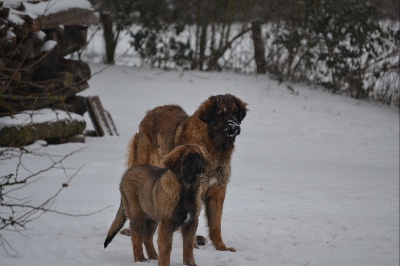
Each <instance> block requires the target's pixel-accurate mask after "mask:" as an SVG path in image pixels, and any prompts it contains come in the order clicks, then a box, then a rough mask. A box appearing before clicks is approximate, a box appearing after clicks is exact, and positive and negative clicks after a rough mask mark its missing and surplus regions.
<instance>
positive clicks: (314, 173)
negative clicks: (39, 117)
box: [0, 65, 399, 266]
mask: <svg viewBox="0 0 400 266" xmlns="http://www.w3.org/2000/svg"><path fill="white" fill-rule="evenodd" d="M91 67H92V72H97V71H100V70H101V69H102V68H103V67H104V66H102V65H92V66H91ZM89 83H90V88H89V89H88V90H86V91H84V92H83V93H82V94H83V95H98V96H100V99H101V101H102V104H103V106H104V107H105V109H107V110H108V111H109V112H110V113H111V115H112V117H113V119H114V121H115V123H116V126H117V129H118V132H119V134H120V136H119V137H103V138H90V137H87V138H86V143H84V144H63V145H57V146H48V147H43V148H42V150H43V151H44V152H47V153H52V154H56V153H57V154H67V153H69V152H71V151H74V150H78V149H80V148H82V147H86V149H84V150H82V151H80V152H79V153H78V154H76V155H73V156H72V157H70V158H68V159H67V161H66V162H65V164H64V166H65V167H66V168H67V170H68V171H71V172H73V170H74V169H77V168H79V167H81V166H84V167H83V168H82V169H81V170H80V172H79V173H78V174H77V176H76V177H75V178H74V179H73V180H72V182H71V183H70V185H69V187H68V188H67V189H66V190H64V191H63V192H62V193H61V194H60V196H59V197H58V200H57V201H56V202H55V203H54V205H53V208H54V209H56V210H59V211H63V212H69V213H74V214H79V213H89V212H93V211H96V210H100V209H103V208H106V207H109V208H106V209H105V210H103V211H101V212H99V213H97V214H94V215H91V216H83V217H69V216H62V215H58V214H52V213H47V214H45V215H43V216H42V217H41V218H40V219H38V220H35V221H33V222H32V223H30V224H29V225H28V228H27V229H26V230H25V231H22V232H21V234H19V233H14V232H9V231H4V232H1V234H2V235H3V237H4V238H5V239H7V240H8V242H9V243H10V244H11V245H12V246H13V247H14V249H15V250H16V251H17V252H18V253H17V254H14V253H13V252H12V251H11V253H12V254H14V255H15V256H9V255H7V254H6V253H5V252H4V250H3V249H2V248H0V264H1V265H132V263H133V254H132V247H131V242H130V238H129V237H126V236H122V235H117V236H116V238H115V239H114V240H113V242H112V243H111V244H110V245H109V246H108V248H107V249H104V248H103V243H104V239H105V236H106V234H107V231H108V229H109V226H110V225H111V222H112V221H113V219H114V217H115V212H116V210H117V208H118V204H119V191H118V184H119V181H120V178H121V175H122V173H123V171H124V161H125V154H126V145H127V143H128V140H129V139H130V137H131V136H132V135H133V133H134V132H136V131H137V129H138V124H139V122H140V120H141V119H142V118H143V116H144V114H145V112H146V111H147V110H149V109H151V108H153V107H155V106H157V105H163V104H170V103H175V104H179V105H182V106H183V107H184V109H185V110H187V112H188V113H190V114H191V113H193V112H194V110H195V109H196V108H197V107H198V105H199V104H200V103H201V102H202V101H204V100H205V99H206V98H208V97H209V96H210V95H216V94H222V93H231V94H234V95H236V96H238V97H240V98H242V100H244V101H246V102H248V104H249V105H248V107H249V110H250V111H249V112H248V115H247V117H246V118H245V120H244V121H243V123H242V133H241V135H240V136H238V138H237V141H236V151H235V153H234V156H233V160H232V177H231V182H230V184H229V187H228V194H227V198H226V201H225V205H224V214H223V225H222V233H223V238H224V241H225V243H226V244H227V245H228V246H233V247H235V248H236V249H237V252H236V253H231V252H220V251H216V250H215V249H214V248H213V246H212V245H211V244H210V242H209V243H208V244H207V245H206V246H204V247H201V248H200V249H198V250H195V258H196V262H197V264H198V265H199V266H200V265H207V266H209V265H260V266H261V265H304V266H306V265H307V266H313V265H315V266H321V265H322V266H336V265H341V266H342V265H348V266H358V265H359V266H366V265H371V266H375V265H384V266H391V265H393V266H395V265H396V266H397V265H399V110H398V108H395V107H387V106H381V105H376V104H371V103H367V102H362V101H356V100H353V99H350V98H346V97H342V96H334V95H331V94H329V93H326V92H323V91H322V90H315V89H311V88H309V87H306V86H300V85H291V86H292V87H293V88H294V91H295V93H292V91H291V90H289V89H287V85H286V84H280V85H279V84H278V82H277V81H275V80H271V79H269V78H268V77H267V76H266V75H263V76H250V75H237V74H233V73H205V72H179V71H162V70H157V69H143V68H132V67H131V68H130V67H122V66H114V67H110V68H107V69H106V70H104V71H102V72H101V73H99V74H98V75H95V76H94V77H93V78H92V79H91V80H90V81H89ZM85 119H86V120H87V122H88V127H90V126H91V125H90V120H89V119H88V117H86V116H85ZM36 146H37V145H36ZM42 160H43V158H37V157H35V158H31V159H29V160H27V161H26V164H28V165H30V166H32V167H39V168H40V167H41V165H42ZM14 163H15V162H12V161H6V162H4V161H2V162H1V165H0V172H1V173H0V174H6V173H9V171H11V170H12V167H13V164H14ZM65 181H66V177H65V175H64V173H63V172H62V171H61V172H60V170H56V169H54V171H52V172H49V173H46V174H45V176H44V178H43V179H41V180H39V181H38V182H36V183H34V184H32V185H31V186H30V189H31V190H32V191H31V193H32V194H34V196H33V197H34V198H45V197H46V195H48V194H51V193H52V192H54V191H56V190H57V189H58V188H59V187H60V186H61V184H62V183H63V182H65ZM200 220H201V222H200V225H199V228H198V234H201V235H207V228H206V225H205V219H204V218H203V214H202V217H201V219H200ZM155 241H156V239H155ZM9 251H10V250H9ZM171 262H172V265H181V264H182V242H181V237H180V234H179V233H176V234H175V235H174V244H173V250H172V256H171ZM134 265H157V262H156V261H150V262H149V263H136V264H134Z"/></svg>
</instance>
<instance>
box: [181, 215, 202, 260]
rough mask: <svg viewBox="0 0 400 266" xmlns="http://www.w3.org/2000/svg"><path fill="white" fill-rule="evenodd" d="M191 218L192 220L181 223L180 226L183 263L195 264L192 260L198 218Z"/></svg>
mask: <svg viewBox="0 0 400 266" xmlns="http://www.w3.org/2000/svg"><path fill="white" fill-rule="evenodd" d="M192 219H193V221H191V222H189V223H188V224H185V225H183V226H182V228H181V231H182V238H183V264H185V265H189V266H197V264H196V263H195V260H194V255H193V249H194V243H195V237H196V230H197V226H198V224H199V218H198V217H195V218H192Z"/></svg>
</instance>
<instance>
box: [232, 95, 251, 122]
mask: <svg viewBox="0 0 400 266" xmlns="http://www.w3.org/2000/svg"><path fill="white" fill-rule="evenodd" d="M232 97H233V99H234V101H235V103H236V105H237V107H238V111H237V116H238V119H239V122H242V120H243V119H244V118H245V117H246V114H247V111H248V109H247V103H245V102H243V101H242V100H241V99H239V98H238V97H236V96H233V95H232Z"/></svg>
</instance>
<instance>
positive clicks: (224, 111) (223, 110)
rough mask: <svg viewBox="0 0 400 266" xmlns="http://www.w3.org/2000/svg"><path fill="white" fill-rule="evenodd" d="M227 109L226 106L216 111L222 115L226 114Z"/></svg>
mask: <svg viewBox="0 0 400 266" xmlns="http://www.w3.org/2000/svg"><path fill="white" fill-rule="evenodd" d="M227 112H228V111H227V110H226V107H224V109H222V110H221V111H219V112H218V116H224V115H226V113H227Z"/></svg>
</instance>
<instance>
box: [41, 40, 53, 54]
mask: <svg viewBox="0 0 400 266" xmlns="http://www.w3.org/2000/svg"><path fill="white" fill-rule="evenodd" d="M56 46H57V42H56V41H53V40H48V41H46V42H45V43H44V44H43V47H42V52H50V51H51V50H53V49H54V48H55V47H56Z"/></svg>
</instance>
